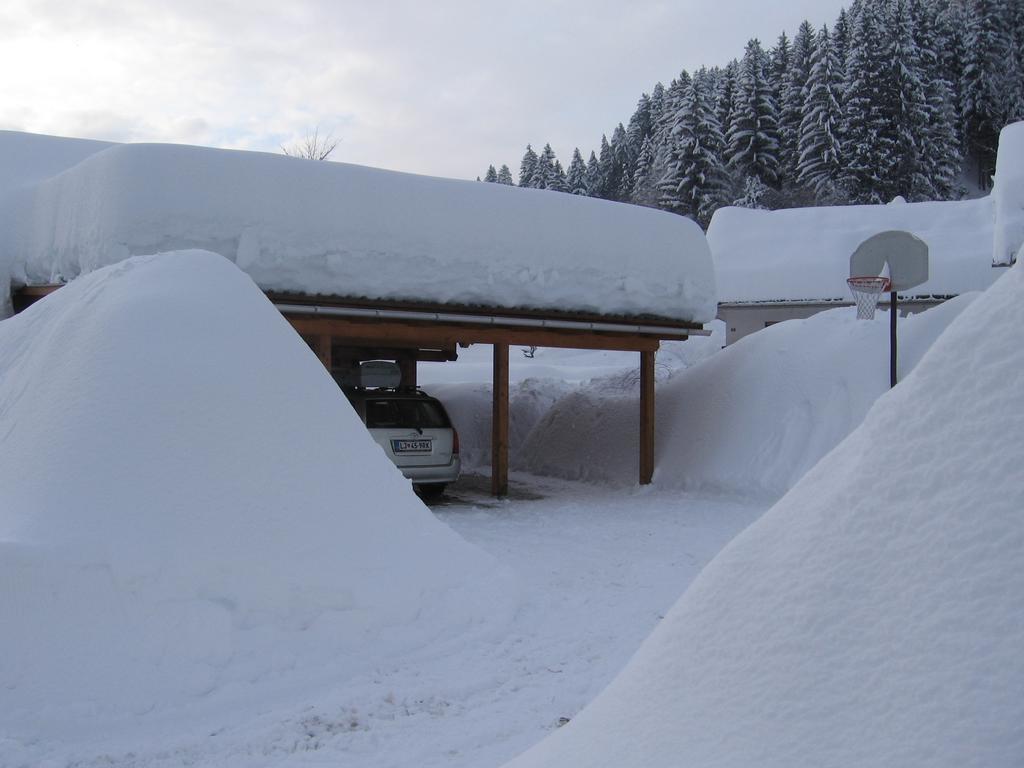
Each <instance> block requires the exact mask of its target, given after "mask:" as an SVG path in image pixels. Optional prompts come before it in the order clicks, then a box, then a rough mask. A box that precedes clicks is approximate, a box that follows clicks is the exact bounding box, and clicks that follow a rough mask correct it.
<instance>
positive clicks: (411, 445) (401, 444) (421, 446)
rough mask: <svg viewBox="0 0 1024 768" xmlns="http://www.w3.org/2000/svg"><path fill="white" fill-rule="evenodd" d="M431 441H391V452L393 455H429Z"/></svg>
mask: <svg viewBox="0 0 1024 768" xmlns="http://www.w3.org/2000/svg"><path fill="white" fill-rule="evenodd" d="M433 443H434V441H433V440H392V441H391V450H392V451H394V452H395V453H430V451H431V448H432V446H433Z"/></svg>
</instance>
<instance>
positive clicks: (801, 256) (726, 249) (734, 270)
mask: <svg viewBox="0 0 1024 768" xmlns="http://www.w3.org/2000/svg"><path fill="white" fill-rule="evenodd" d="M993 218H994V217H993V201H992V198H991V197H985V198H981V199H979V200H963V201H955V202H929V203H891V204H889V205H844V206H833V207H820V208H793V209H789V210H780V211H760V210H751V209H747V208H720V209H719V210H717V211H716V212H715V215H714V217H713V218H712V219H711V224H710V226H709V227H708V243H709V244H710V246H711V252H712V254H713V256H714V259H715V273H716V276H717V279H718V295H719V299H720V300H721V301H723V302H749V301H779V300H790V301H818V300H844V301H849V299H850V292H849V290H848V288H847V285H846V278H847V277H849V276H850V254H852V253H853V252H854V250H856V248H857V246H858V245H860V244H861V243H862V242H864V240H866V239H867V238H869V237H871V235H874V234H876V233H878V232H883V231H885V230H889V229H903V230H906V231H908V232H912V233H913V234H915V235H917V236H918V237H920V238H921V239H922V240H924V241H925V242H926V243H927V244H928V257H929V274H928V280H927V282H925V283H923V284H922V285H920V286H918V287H916V288H914V289H912V290H910V291H907V293H906V294H905V295H906V296H955V295H957V294H961V293H966V292H967V291H979V290H984V289H985V288H987V287H988V286H989V285H991V284H992V282H993V281H994V280H995V279H996V278H998V277H999V274H998V273H993V271H992V257H991V253H990V249H991V246H992V228H993ZM901 295H904V294H901Z"/></svg>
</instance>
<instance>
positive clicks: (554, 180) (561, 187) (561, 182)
mask: <svg viewBox="0 0 1024 768" xmlns="http://www.w3.org/2000/svg"><path fill="white" fill-rule="evenodd" d="M548 189H551V190H554V191H555V192H568V191H569V188H568V184H567V183H566V179H565V169H564V168H562V163H561V162H559V161H558V160H555V164H554V165H553V166H551V178H550V180H549V181H548Z"/></svg>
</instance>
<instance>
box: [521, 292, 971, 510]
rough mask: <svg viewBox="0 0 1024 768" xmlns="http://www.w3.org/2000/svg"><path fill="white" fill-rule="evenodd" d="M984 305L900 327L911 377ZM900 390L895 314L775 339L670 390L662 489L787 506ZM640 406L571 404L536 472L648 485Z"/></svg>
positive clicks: (602, 396)
mask: <svg viewBox="0 0 1024 768" xmlns="http://www.w3.org/2000/svg"><path fill="white" fill-rule="evenodd" d="M976 295H977V294H970V295H965V296H961V297H958V298H956V299H952V300H950V301H947V302H945V303H944V304H941V305H939V306H937V307H934V308H932V309H930V310H928V311H927V312H923V313H921V314H918V315H911V316H909V317H906V318H901V319H900V323H899V352H900V355H899V360H900V372H901V374H900V375H901V376H906V374H907V373H908V372H909V371H910V370H911V369H912V368H913V366H914V365H915V364H916V363H917V361H918V360H919V359H920V357H921V355H922V354H923V353H924V351H925V350H926V349H927V348H928V347H929V346H930V345H931V343H932V342H933V341H934V340H935V338H936V337H937V336H938V335H939V334H940V333H942V331H943V330H944V329H945V327H946V326H947V325H948V324H949V322H950V321H951V320H952V319H953V318H954V317H955V316H956V315H957V313H958V312H960V310H961V309H963V307H965V306H967V304H968V303H970V301H972V300H973V298H974V296H976ZM686 343H687V344H688V343H689V342H686ZM660 356H661V353H660V352H659V358H660ZM636 378H637V377H636V376H634V380H635V379H636ZM634 383H635V381H634ZM605 384H607V382H605ZM888 386H889V320H888V313H887V312H878V313H877V314H876V315H875V319H874V320H873V321H863V320H857V319H856V312H855V310H854V308H853V307H844V308H837V309H834V310H829V311H827V312H822V313H819V314H817V315H814V316H813V317H810V318H808V319H806V320H790V321H788V322H785V323H779V324H777V325H774V326H771V327H770V328H765V329H764V330H763V331H758V332H757V333H755V334H751V335H750V336H747V337H745V338H743V339H741V340H740V341H739V342H737V343H736V344H733V345H731V346H729V347H726V348H725V349H723V350H721V351H719V352H717V353H715V354H714V355H712V356H711V357H710V358H709V359H707V360H705V361H704V362H702V363H700V364H699V365H696V366H694V367H692V368H689V369H686V370H683V371H678V372H677V373H675V375H673V376H672V377H671V378H670V379H669V380H667V381H665V382H663V383H661V384H659V386H658V389H657V403H656V411H657V420H656V436H655V440H656V444H655V473H654V482H655V484H656V485H658V486H661V487H666V488H687V489H691V490H695V489H700V488H709V489H716V490H726V491H729V492H733V493H743V494H757V495H764V496H779V495H781V494H782V493H784V492H785V491H787V490H788V489H789V488H790V487H792V485H793V484H794V483H795V482H796V481H797V480H798V479H799V478H800V477H801V476H803V474H804V473H805V472H806V471H807V470H808V469H810V468H811V467H813V466H814V465H815V464H816V463H817V462H818V460H819V459H820V458H821V457H822V456H824V455H825V454H826V453H828V451H830V450H831V449H832V448H833V447H835V446H836V444H838V443H839V441H840V440H842V439H843V438H844V437H846V436H847V435H848V434H849V433H850V431H851V430H853V429H854V428H855V427H856V426H857V425H858V424H860V422H861V421H862V419H863V418H864V414H866V413H867V411H868V409H869V408H870V407H871V404H872V403H874V401H875V400H876V399H877V398H878V397H879V396H880V395H881V394H882V393H884V392H885V391H886V390H887V389H888ZM637 398H638V395H637V392H636V390H635V387H633V388H630V387H626V388H625V391H624V392H623V391H618V392H616V391H615V389H614V388H610V387H608V386H603V387H600V386H591V387H583V388H580V389H578V390H576V391H575V392H573V393H571V394H568V395H566V396H565V397H563V398H561V399H560V400H558V402H556V403H555V404H554V406H553V407H552V408H551V409H550V411H548V412H547V413H546V414H545V415H544V417H543V418H542V419H540V420H539V421H538V422H537V424H536V426H535V427H534V428H533V430H532V432H531V433H530V434H529V436H528V438H527V440H526V444H525V445H524V446H523V447H522V449H521V451H520V454H521V455H522V456H523V457H524V458H525V463H526V468H528V469H530V470H532V471H534V472H538V473H540V474H551V475H556V476H560V477H569V478H580V479H588V480H598V481H609V482H615V483H634V482H636V468H637V455H638V451H639V404H638V399H637Z"/></svg>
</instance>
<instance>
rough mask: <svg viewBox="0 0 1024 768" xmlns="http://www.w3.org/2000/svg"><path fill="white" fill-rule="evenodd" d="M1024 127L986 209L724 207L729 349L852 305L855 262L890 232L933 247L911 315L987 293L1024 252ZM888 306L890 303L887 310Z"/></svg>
mask: <svg viewBox="0 0 1024 768" xmlns="http://www.w3.org/2000/svg"><path fill="white" fill-rule="evenodd" d="M1022 168H1024V122H1021V123H1015V124H1013V125H1009V126H1007V127H1006V128H1004V129H1003V131H1002V133H1001V134H1000V139H999V155H998V165H997V169H996V177H995V183H994V186H993V190H992V193H991V194H990V195H989V196H988V197H984V198H980V199H977V200H962V201H950V202H926V203H905V202H904V201H903V200H901V199H897V200H895V201H893V202H892V203H890V204H888V205H849V206H835V207H819V208H794V209H788V210H780V211H761V210H751V209H745V208H721V209H719V210H718V211H716V212H715V215H714V217H713V218H712V219H711V224H710V226H709V227H708V234H707V237H708V243H709V244H710V246H711V252H712V255H713V257H714V261H715V273H716V277H717V280H718V295H719V314H718V316H719V318H720V319H722V320H723V321H724V322H725V325H726V344H731V343H733V342H735V341H738V340H739V339H741V338H743V337H744V336H746V335H747V334H750V333H753V332H754V331H757V330H760V329H762V328H765V327H767V326H769V325H773V324H775V323H778V322H781V321H783V320H791V319H795V318H806V317H810V316H811V315H813V314H815V313H817V312H820V311H822V310H823V309H828V308H830V307H835V306H842V305H844V304H851V303H852V301H851V296H850V292H849V289H848V288H847V285H846V278H848V277H850V273H849V268H850V255H851V254H852V253H853V252H854V250H856V248H857V246H858V245H860V244H861V243H862V242H864V240H866V239H867V238H869V237H871V236H872V235H875V234H877V233H879V232H884V231H886V230H904V231H907V232H910V233H912V234H914V235H916V236H917V237H919V238H920V239H922V240H924V242H925V243H927V244H928V249H929V279H928V281H927V282H925V283H923V284H921V285H919V286H917V287H916V288H914V289H912V290H910V291H907V292H906V293H902V292H901V293H900V294H899V306H900V309H901V310H902V311H903V312H904V313H908V312H917V311H920V310H923V309H926V308H928V307H929V306H933V305H935V304H937V303H940V302H942V301H945V300H946V299H949V298H951V297H953V296H958V295H960V294H962V293H967V292H970V291H979V290H984V289H985V288H987V287H988V286H989V285H991V284H992V283H993V282H994V281H995V280H996V278H998V277H999V275H1000V274H1001V273H1000V272H999V270H998V269H996V270H993V269H992V267H1005V266H1009V265H1010V264H1012V263H1013V261H1014V259H1015V254H1016V253H1017V251H1018V250H1019V249H1020V247H1021V245H1022V244H1024V172H1022V170H1021V169H1022ZM887 304H888V297H887V296H886V295H883V297H882V299H881V301H880V306H883V307H884V306H885V305H887Z"/></svg>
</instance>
